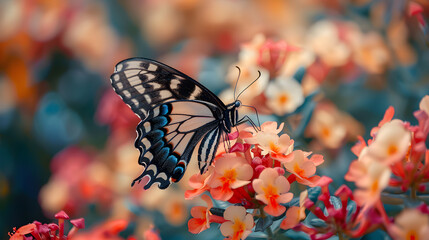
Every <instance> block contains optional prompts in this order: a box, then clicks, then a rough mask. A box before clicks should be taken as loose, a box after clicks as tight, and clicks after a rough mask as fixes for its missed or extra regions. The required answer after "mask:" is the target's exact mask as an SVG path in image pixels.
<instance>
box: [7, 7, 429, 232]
mask: <svg viewBox="0 0 429 240" xmlns="http://www.w3.org/2000/svg"><path fill="white" fill-rule="evenodd" d="M412 4H418V6H420V7H421V8H419V9H417V10H416V9H414V11H410V9H411V7H410V6H414V5H412ZM411 10H413V9H411ZM428 18H429V3H428V2H427V1H426V0H415V1H407V0H395V1H391V0H354V1H352V0H350V1H342V0H322V1H320V0H295V1H293V0H290V1H286V0H284V1H283V0H269V1H266V0H251V1H245V0H216V1H202V0H201V1H200V0H171V1H167V0H125V1H114V0H103V1H101V0H100V1H96V0H63V1H51V0H1V1H0V29H1V30H0V238H2V239H4V238H6V237H7V232H10V231H12V228H13V227H19V226H22V225H25V224H27V223H29V222H32V221H33V220H38V221H41V222H49V221H50V219H52V218H53V215H54V214H55V213H56V212H58V211H59V210H61V209H63V210H65V211H66V212H67V213H68V214H69V215H70V216H71V217H72V218H78V217H84V218H85V220H86V222H87V228H88V229H91V226H95V225H97V224H100V223H103V222H104V221H106V220H108V219H127V220H128V221H129V222H130V224H129V225H128V227H127V230H126V232H125V233H124V236H126V235H127V234H128V235H129V234H132V235H134V236H136V237H137V238H138V239H142V238H143V232H144V231H145V230H147V229H148V228H150V226H151V224H152V225H154V226H155V228H156V229H159V231H160V235H161V237H162V238H164V239H173V238H174V239H192V238H197V239H209V238H211V239H219V238H220V237H221V236H220V233H219V231H216V232H210V230H209V231H208V233H203V234H201V235H198V236H194V235H192V234H190V233H189V232H188V231H187V225H186V223H187V220H188V219H189V209H190V207H191V206H193V205H194V204H196V203H195V202H192V201H185V200H184V197H183V191H184V189H186V188H187V186H186V177H185V179H183V180H182V181H181V184H177V185H176V186H173V187H172V188H171V189H170V190H166V191H161V190H159V189H157V188H155V187H154V188H153V189H151V190H149V191H148V192H143V191H142V189H140V187H139V186H136V187H134V188H131V187H130V183H131V181H132V180H133V179H134V178H135V177H136V176H138V175H139V173H140V171H141V169H140V168H139V167H138V164H137V157H138V150H137V149H134V146H133V141H134V138H135V126H136V124H137V123H138V118H137V117H136V116H135V115H134V114H133V113H132V112H131V110H130V109H128V107H127V106H126V105H125V104H123V103H122V101H121V100H120V99H119V97H117V96H116V95H115V93H114V92H113V90H112V88H111V86H110V81H109V76H110V74H111V73H112V71H113V68H114V65H115V64H116V63H117V62H119V61H120V60H122V59H125V58H128V57H135V56H140V57H147V58H152V59H157V60H159V61H161V62H164V63H166V64H168V65H171V66H173V67H175V68H177V69H179V70H181V71H183V72H185V73H186V74H188V75H189V76H191V77H193V78H195V79H197V80H198V81H200V82H202V83H203V84H204V85H206V86H207V87H208V88H209V89H211V90H212V91H213V92H215V93H216V94H219V95H220V96H222V98H223V99H225V101H226V102H227V101H228V99H230V98H231V93H230V92H231V89H232V88H233V85H234V83H235V80H236V78H237V71H236V69H235V68H234V66H236V65H237V66H240V67H241V68H242V70H244V71H248V72H249V73H250V74H251V75H250V76H247V77H246V76H242V78H243V79H244V80H243V83H246V82H247V83H248V82H249V81H250V80H251V79H255V77H252V76H257V74H256V72H257V71H258V70H261V69H263V64H261V62H258V63H259V65H252V64H250V65H251V66H249V61H251V59H252V56H249V52H252V50H255V49H256V50H255V51H256V52H257V51H267V52H268V53H269V54H271V57H273V58H274V59H278V54H286V55H285V56H286V57H285V59H284V61H281V62H280V64H281V66H279V69H280V70H279V69H274V70H273V69H268V72H270V71H271V72H270V73H269V75H266V76H269V77H265V78H267V79H266V80H264V81H261V83H260V85H256V87H255V89H253V90H249V91H250V94H248V96H247V97H245V95H246V94H243V99H244V101H245V102H246V101H247V103H248V104H251V105H258V103H252V98H253V97H254V96H260V97H262V98H257V99H259V100H261V99H262V102H264V101H266V102H267V104H265V105H264V104H262V105H264V106H262V105H261V106H256V107H258V109H259V110H260V112H261V113H262V114H261V116H260V117H261V120H275V121H278V122H286V123H287V124H286V126H287V130H286V131H287V132H289V133H293V134H292V137H293V138H294V139H295V140H296V142H297V146H299V147H301V148H303V149H306V150H311V151H315V152H318V153H322V154H323V155H324V156H325V161H326V162H325V164H324V166H323V167H322V169H321V170H320V171H321V174H324V175H328V176H330V177H332V178H333V179H334V180H335V184H337V186H339V185H340V184H342V183H343V182H344V180H343V176H344V174H345V172H346V171H347V168H348V165H349V164H350V162H351V161H352V160H354V159H355V156H354V155H353V154H352V153H351V152H350V147H351V146H352V144H353V143H354V142H355V140H356V137H357V135H363V136H364V137H368V136H369V129H371V128H372V127H374V126H376V125H377V124H378V122H379V121H380V120H381V119H382V116H383V114H384V111H385V110H386V109H387V108H388V107H389V106H394V107H395V110H396V113H395V117H397V118H401V119H403V120H408V121H411V122H415V120H414V118H413V115H412V112H413V111H415V110H417V109H418V103H419V101H420V99H421V98H422V97H423V96H424V95H425V94H428V93H429V68H428V67H427V66H429V51H428V47H429V46H428V39H429V37H428V30H427V24H426V23H427V21H426V20H427V19H428ZM264 44H265V45H264ZM261 46H263V47H266V49H268V50H263V47H262V48H261ZM249 49H250V50H249ZM261 49H262V50H261ZM276 54H277V55H276ZM275 56H277V58H276V57H275ZM282 56H283V55H282ZM258 66H259V67H258ZM277 70H278V71H279V72H281V73H275V74H273V71H277ZM261 71H262V70H261ZM268 72H267V74H268ZM278 76H282V77H294V78H297V79H299V81H298V82H299V84H300V88H298V90H297V91H301V92H302V94H301V95H303V96H304V97H305V104H304V105H305V106H307V107H306V108H302V109H298V110H297V107H298V106H295V107H292V109H284V110H281V111H279V110H278V109H277V110H276V108H273V107H272V106H273V105H270V104H268V102H269V100H270V96H271V95H270V94H274V93H273V92H270V91H272V90H270V89H272V87H271V88H270V87H267V85H269V83H267V82H269V81H271V82H275V81H274V80H273V79H274V78H277V77H278ZM247 78H248V79H247ZM262 78H264V76H262ZM246 79H247V80H248V81H246ZM264 84H265V85H264ZM252 94H255V95H252ZM298 105H299V104H298ZM267 106H268V107H267ZM270 106H271V108H270ZM304 110H305V111H304ZM249 114H251V113H249ZM321 126H322V127H321ZM320 128H323V129H325V130H323V131H325V133H326V131H331V136H330V137H327V136H326V134H325V135H323V131H322V130H320ZM326 129H327V130H326ZM292 130H296V131H292ZM319 130H320V131H322V133H321V132H320V131H319ZM366 139H367V138H366ZM190 168H196V167H195V166H194V167H190ZM191 171H193V172H195V171H196V170H194V169H189V170H188V172H191Z"/></svg>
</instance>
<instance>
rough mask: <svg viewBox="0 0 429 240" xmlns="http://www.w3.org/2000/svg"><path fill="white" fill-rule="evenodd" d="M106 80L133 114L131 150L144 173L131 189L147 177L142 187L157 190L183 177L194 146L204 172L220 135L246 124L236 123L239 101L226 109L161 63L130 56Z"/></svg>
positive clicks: (213, 96)
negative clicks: (136, 152) (135, 118)
mask: <svg viewBox="0 0 429 240" xmlns="http://www.w3.org/2000/svg"><path fill="white" fill-rule="evenodd" d="M110 80H111V82H112V86H113V88H114V90H115V92H116V93H117V94H118V95H119V96H120V97H121V98H122V100H123V101H124V102H125V103H126V104H127V105H128V106H129V107H130V108H131V109H132V110H133V111H134V113H135V114H137V115H138V116H139V117H140V119H141V122H140V123H139V124H138V126H137V134H138V136H137V139H136V141H135V147H136V148H138V149H139V150H140V156H139V160H138V162H139V164H140V165H143V166H144V171H143V173H142V174H141V175H140V176H139V177H138V178H137V179H135V180H134V181H133V183H132V185H134V184H135V183H136V182H140V181H141V180H142V179H143V178H144V177H149V179H148V181H147V183H146V185H145V186H144V189H148V188H150V186H152V184H154V183H158V187H159V188H161V189H165V188H167V187H168V186H169V185H170V183H171V182H177V181H179V180H180V179H181V178H182V177H183V174H184V173H185V170H186V167H187V165H188V163H189V160H190V158H191V156H192V153H193V151H194V149H196V147H197V146H198V166H199V169H200V171H201V174H202V173H204V172H205V171H206V170H207V168H208V166H210V164H211V163H212V161H213V158H214V157H215V154H216V150H217V148H218V145H219V142H220V140H221V137H224V138H225V137H226V135H227V134H228V133H230V132H231V128H232V127H234V126H237V125H239V124H241V123H243V122H246V121H248V120H249V118H248V117H247V116H245V117H244V118H242V119H238V111H237V109H238V108H239V107H240V105H241V103H240V101H238V100H235V101H234V102H233V103H231V104H228V105H225V104H224V103H223V102H222V101H221V100H220V99H219V98H218V97H217V96H216V95H215V94H214V93H212V92H211V91H210V90H208V89H207V88H206V87H204V86H203V85H201V84H200V83H198V82H197V81H195V80H194V79H192V78H191V77H189V76H187V75H185V74H184V73H182V72H180V71H178V70H176V69H174V68H172V67H169V66H167V65H165V64H162V63H160V62H157V61H154V60H150V59H145V58H130V59H126V60H123V61H121V62H119V63H118V64H117V65H116V67H115V71H114V73H113V74H112V75H111V77H110Z"/></svg>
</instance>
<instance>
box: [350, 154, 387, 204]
mask: <svg viewBox="0 0 429 240" xmlns="http://www.w3.org/2000/svg"><path fill="white" fill-rule="evenodd" d="M353 168H358V170H353ZM351 171H356V172H360V174H359V175H355V176H356V178H355V179H353V180H354V181H355V183H356V186H357V187H358V189H357V190H355V192H354V196H355V200H356V202H357V204H358V205H360V206H365V208H368V207H371V206H373V205H374V204H375V203H376V202H377V201H378V200H379V199H380V194H381V192H382V191H383V189H384V188H385V187H387V185H388V184H389V179H390V175H391V170H390V168H389V167H388V166H386V165H385V164H383V163H380V162H378V161H369V162H368V163H367V164H363V161H357V162H356V164H352V165H350V170H349V172H351ZM346 179H347V178H346Z"/></svg>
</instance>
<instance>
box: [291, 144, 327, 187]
mask: <svg viewBox="0 0 429 240" xmlns="http://www.w3.org/2000/svg"><path fill="white" fill-rule="evenodd" d="M308 155H309V154H308V153H304V152H303V151H301V150H296V151H294V152H292V153H291V157H290V159H291V160H289V161H287V162H284V163H283V165H284V166H285V168H286V170H287V171H288V172H290V173H292V174H294V175H295V176H296V180H297V181H298V182H299V183H301V184H304V185H307V186H309V187H313V186H314V184H315V183H316V182H317V180H318V179H319V178H320V177H319V176H316V175H314V174H315V173H316V166H318V165H320V164H322V163H323V157H322V156H321V155H317V154H315V155H313V156H312V157H311V158H310V159H308V158H307V156H308Z"/></svg>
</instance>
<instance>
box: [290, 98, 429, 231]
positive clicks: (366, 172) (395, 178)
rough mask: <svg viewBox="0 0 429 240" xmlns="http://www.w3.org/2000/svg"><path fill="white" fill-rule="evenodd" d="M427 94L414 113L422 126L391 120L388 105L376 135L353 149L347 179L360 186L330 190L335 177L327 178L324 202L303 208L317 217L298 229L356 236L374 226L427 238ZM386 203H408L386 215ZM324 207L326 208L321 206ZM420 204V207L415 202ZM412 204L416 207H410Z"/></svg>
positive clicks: (308, 203)
mask: <svg viewBox="0 0 429 240" xmlns="http://www.w3.org/2000/svg"><path fill="white" fill-rule="evenodd" d="M428 110H429V96H425V97H424V98H423V99H422V101H421V102H420V110H418V111H416V112H415V113H414V115H415V117H416V118H417V120H418V125H416V126H413V125H411V124H410V123H407V122H404V121H401V120H399V119H393V115H394V109H393V108H392V107H390V108H389V109H388V110H387V111H386V113H385V115H384V118H383V120H382V121H381V122H380V123H379V124H378V126H377V127H375V128H373V129H372V130H371V136H372V139H370V140H368V141H367V142H365V141H364V139H363V138H362V137H360V140H359V142H358V143H357V144H356V145H355V146H354V147H353V148H352V151H353V152H354V153H355V154H356V155H357V156H358V159H357V160H355V161H354V162H352V163H351V165H350V168H349V171H348V173H347V174H346V176H345V179H346V180H348V181H352V182H354V183H355V185H356V189H355V190H354V191H353V192H352V191H351V190H350V189H349V188H348V187H347V186H345V185H343V186H341V187H340V188H338V189H337V190H336V192H335V195H334V196H331V194H330V193H329V188H328V186H329V184H330V183H331V182H332V179H330V178H329V177H326V176H323V177H322V178H321V179H320V180H319V181H318V182H317V183H316V185H317V186H319V187H321V194H320V195H319V196H318V200H319V201H320V204H318V203H315V202H314V201H312V200H310V199H308V198H307V199H305V200H304V207H305V208H307V209H308V210H310V211H311V212H312V213H313V214H314V216H316V218H315V219H312V220H311V221H310V222H309V223H310V224H309V225H308V224H303V223H300V224H299V225H298V226H296V227H295V228H294V229H295V230H299V231H303V232H306V233H307V234H308V235H309V236H310V237H311V239H328V238H330V237H332V236H334V235H337V236H339V237H340V238H344V237H346V236H347V237H349V238H358V237H362V236H364V235H365V234H368V233H371V232H373V231H374V230H376V229H385V230H386V232H387V234H389V235H390V236H391V237H393V238H394V239H423V238H424V237H423V236H425V234H427V233H428V231H429V211H428V206H427V205H426V203H425V202H423V201H422V200H423V199H424V198H422V196H423V195H424V194H425V193H426V191H425V190H426V183H427V182H429V170H428V169H429V150H428V149H427V147H426V144H425V142H426V141H427V136H428V133H429V114H428V113H429V111H428ZM384 203H389V204H396V205H405V206H407V207H408V208H406V209H404V210H403V211H402V212H401V213H400V214H399V215H397V216H396V217H395V219H392V218H390V217H389V216H388V214H387V212H386V209H385V207H384V205H383V204H384ZM321 205H323V207H324V209H323V208H321ZM417 205H418V206H417ZM412 206H414V208H411V207H412Z"/></svg>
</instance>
